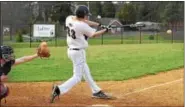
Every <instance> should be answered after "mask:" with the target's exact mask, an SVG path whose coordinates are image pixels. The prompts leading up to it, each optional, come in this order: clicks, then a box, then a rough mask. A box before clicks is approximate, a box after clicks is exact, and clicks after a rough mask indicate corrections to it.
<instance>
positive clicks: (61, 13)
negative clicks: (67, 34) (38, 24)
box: [50, 2, 73, 24]
mask: <svg viewBox="0 0 185 107" xmlns="http://www.w3.org/2000/svg"><path fill="white" fill-rule="evenodd" d="M50 14H51V19H52V20H53V21H55V22H57V21H59V22H60V24H64V22H65V19H66V17H67V16H68V15H71V14H73V12H72V11H71V3H69V2H59V3H58V4H57V5H55V6H53V8H52V10H51V13H50Z"/></svg>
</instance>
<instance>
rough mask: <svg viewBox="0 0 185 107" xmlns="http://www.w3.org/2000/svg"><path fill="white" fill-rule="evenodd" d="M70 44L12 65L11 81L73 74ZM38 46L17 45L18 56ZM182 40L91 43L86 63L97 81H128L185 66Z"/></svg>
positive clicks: (65, 76)
mask: <svg viewBox="0 0 185 107" xmlns="http://www.w3.org/2000/svg"><path fill="white" fill-rule="evenodd" d="M66 49H67V47H51V57H50V58H49V59H40V58H38V59H35V60H33V61H32V62H27V63H25V64H22V65H18V66H16V67H13V68H12V71H11V72H10V74H9V81H10V82H20V81H21V82H23V81H58V80H67V79H68V78H70V77H71V76H72V63H71V61H70V60H69V59H68V57H67V53H66ZM34 52H35V48H15V54H16V57H21V56H24V55H30V54H33V53H34ZM183 53H184V47H183V43H174V44H171V43H158V44H120V45H91V46H89V48H88V49H87V62H88V65H89V67H90V69H91V73H92V75H93V77H94V79H95V80H98V81H100V80H101V81H102V80H126V79H130V78H137V77H140V76H144V75H148V74H152V75H153V74H156V73H158V72H161V71H167V70H170V69H175V68H181V67H183V65H184V63H183V62H184V55H183Z"/></svg>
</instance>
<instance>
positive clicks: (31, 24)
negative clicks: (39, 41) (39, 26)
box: [30, 24, 32, 48]
mask: <svg viewBox="0 0 185 107" xmlns="http://www.w3.org/2000/svg"><path fill="white" fill-rule="evenodd" d="M31 27H32V24H30V48H31V42H32V40H31V35H32V29H31Z"/></svg>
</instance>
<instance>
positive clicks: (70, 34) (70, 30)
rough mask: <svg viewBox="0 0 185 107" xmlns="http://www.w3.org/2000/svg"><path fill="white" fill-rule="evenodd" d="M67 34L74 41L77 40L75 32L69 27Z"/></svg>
mask: <svg viewBox="0 0 185 107" xmlns="http://www.w3.org/2000/svg"><path fill="white" fill-rule="evenodd" d="M67 34H68V36H70V37H72V38H73V39H76V36H75V31H74V30H73V29H70V28H69V27H67Z"/></svg>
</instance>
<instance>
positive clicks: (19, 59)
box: [14, 54, 38, 65]
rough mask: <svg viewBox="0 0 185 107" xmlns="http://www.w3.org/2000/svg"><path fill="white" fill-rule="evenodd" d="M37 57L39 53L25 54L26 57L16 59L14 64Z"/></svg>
mask: <svg viewBox="0 0 185 107" xmlns="http://www.w3.org/2000/svg"><path fill="white" fill-rule="evenodd" d="M37 57H38V55H37V54H34V55H30V56H24V57H21V58H18V59H16V60H15V64H14V65H18V64H22V63H25V62H29V61H31V60H33V59H35V58H37Z"/></svg>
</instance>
